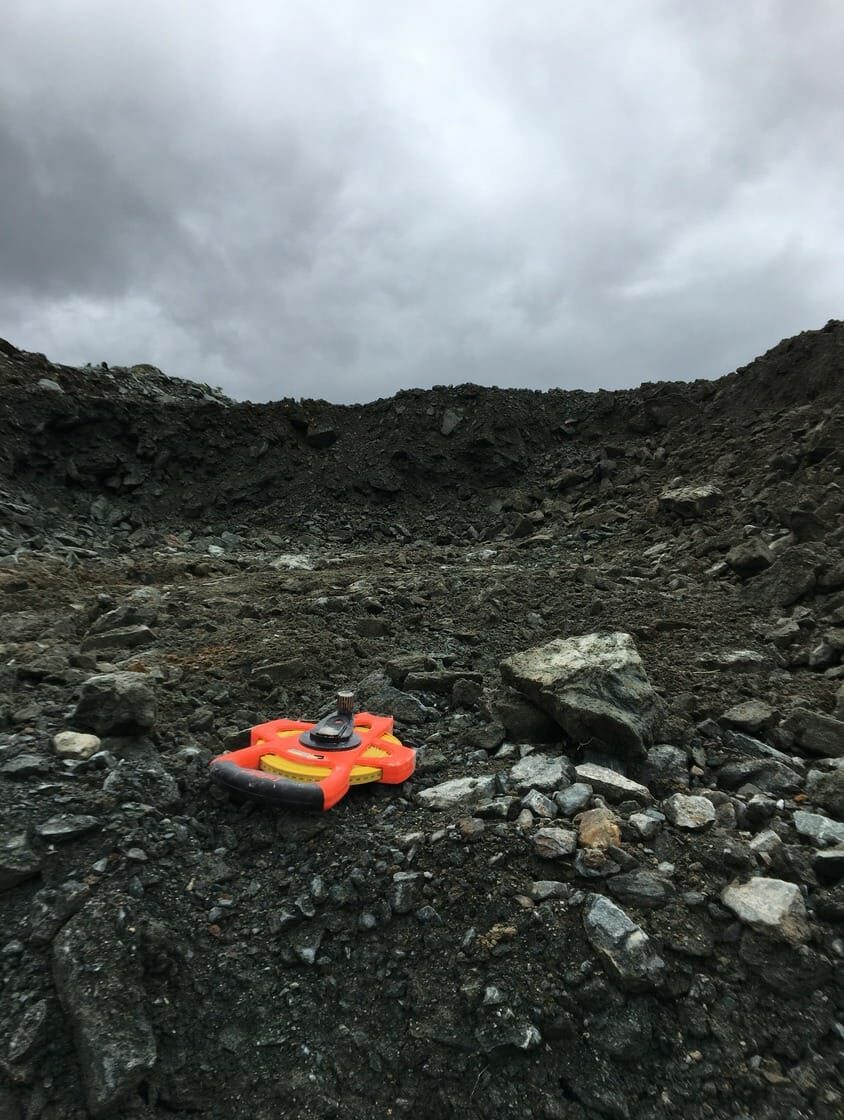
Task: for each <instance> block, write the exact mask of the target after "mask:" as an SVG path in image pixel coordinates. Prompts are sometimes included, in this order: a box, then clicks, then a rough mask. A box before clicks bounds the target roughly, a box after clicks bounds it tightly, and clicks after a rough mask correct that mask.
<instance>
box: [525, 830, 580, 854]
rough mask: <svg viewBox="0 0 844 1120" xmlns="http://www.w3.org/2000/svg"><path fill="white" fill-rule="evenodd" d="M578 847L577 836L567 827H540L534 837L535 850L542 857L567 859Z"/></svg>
mask: <svg viewBox="0 0 844 1120" xmlns="http://www.w3.org/2000/svg"><path fill="white" fill-rule="evenodd" d="M576 847H577V836H576V835H575V833H574V832H570V831H569V830H568V829H565V828H540V830H539V831H538V832H537V833H536V835H535V836H534V838H533V850H534V851H535V852H536V854H537V855H538V856H539V857H540V859H567V858H568V857H569V856H572V855H574V852H575V849H576Z"/></svg>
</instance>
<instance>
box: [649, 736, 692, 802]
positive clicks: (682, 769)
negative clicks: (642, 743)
mask: <svg viewBox="0 0 844 1120" xmlns="http://www.w3.org/2000/svg"><path fill="white" fill-rule="evenodd" d="M641 778H642V782H643V784H644V785H646V786H647V787H648V789H649V790H653V792H654V793H655V794H656V795H657V797H667V796H668V795H669V794H671V793H673V792H674V791H675V790H677V789H688V786H689V760H688V757H687V755H686V752H685V751H684V750H682V749H681V748H680V747H674V746H671V745H670V744H669V743H658V744H657V745H656V746H655V747H651V749H650V750H649V751H648V753H647V757H646V759H645V762H644V765H643V766H642V771H641Z"/></svg>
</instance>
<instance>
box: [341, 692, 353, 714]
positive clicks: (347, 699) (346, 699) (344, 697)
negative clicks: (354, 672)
mask: <svg viewBox="0 0 844 1120" xmlns="http://www.w3.org/2000/svg"><path fill="white" fill-rule="evenodd" d="M337 711H338V712H339V713H340V715H343V716H350V715H353V714H354V711H355V694H354V693H353V692H338V693H337Z"/></svg>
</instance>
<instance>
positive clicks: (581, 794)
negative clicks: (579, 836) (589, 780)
mask: <svg viewBox="0 0 844 1120" xmlns="http://www.w3.org/2000/svg"><path fill="white" fill-rule="evenodd" d="M554 800H555V801H556V803H557V807H558V808H559V810H560V813H561V814H562V815H563V816H564V817H573V816H574V815H575V813H579V812H580V810H581V809H585V808H586V806H587V805H588V804H589V802H590V801H591V800H592V787H591V786H589V785H586V783H585V782H574V784H573V785H570V786H569V787H568V789H562V790H560V791H559V792H557V793H555V794H554Z"/></svg>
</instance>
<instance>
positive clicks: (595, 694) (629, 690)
mask: <svg viewBox="0 0 844 1120" xmlns="http://www.w3.org/2000/svg"><path fill="white" fill-rule="evenodd" d="M501 674H502V677H503V678H504V680H505V681H506V682H507V683H508V684H511V685H513V686H514V687H515V688H517V689H519V691H520V692H522V693H523V694H524V695H525V696H527V697H528V699H529V700H531V701H532V702H533V703H535V704H537V705H538V706H539V707H540V708H542V709H543V710H544V711H546V712H548V714H549V715H551V716H553V718H554V719H555V720H556V721H557V723H558V724H559V725H560V727H562V728H563V730H564V731H565V732H566V734H567V735H569V736H570V737H571V738H572V739H574V740H575V741H576V742H584V741H586V740H587V739H592V738H594V739H597V740H599V741H600V742H601V743H603V744H604V745H605V746H606V748H607V750H608V751H610V752H611V753H614V754H622V755H625V754H629V755H640V754H642V753H643V752H644V749H645V744H647V743H649V742H651V741H652V740H653V736H654V734H655V733H656V730H657V729H658V727H659V725H660V723H661V721H662V719H663V714H664V708H663V704H662V702H661V701H660V699H659V697H658V696H657V694H656V693H655V692H654V689H653V687H652V685H651V683H650V681H649V680H648V677H647V674H646V672H645V669H644V666H643V664H642V660H641V658H640V657H639V654H638V652H637V651H636V647H635V645H634V643H633V639H632V638H631V636H630V635H629V634H625V633H621V632H615V633H606V634H598V633H596V634H584V635H582V636H580V637H576V638H558V639H556V640H555V641H553V642H549V643H548V644H547V645H544V646H539V647H537V648H535V649H530V650H526V651H525V652H523V653H517V654H514V655H513V656H512V657H509V658H507V659H506V660H505V661H503V662H502V663H501Z"/></svg>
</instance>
